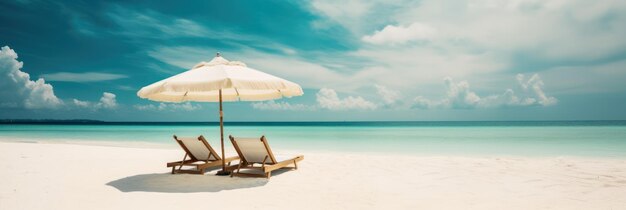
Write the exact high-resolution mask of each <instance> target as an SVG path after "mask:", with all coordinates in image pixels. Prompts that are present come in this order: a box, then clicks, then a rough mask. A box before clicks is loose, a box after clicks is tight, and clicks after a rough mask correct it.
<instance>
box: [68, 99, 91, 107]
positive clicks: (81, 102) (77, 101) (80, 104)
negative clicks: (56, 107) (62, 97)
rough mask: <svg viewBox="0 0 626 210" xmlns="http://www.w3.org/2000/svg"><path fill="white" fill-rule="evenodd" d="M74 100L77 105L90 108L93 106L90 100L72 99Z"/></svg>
mask: <svg viewBox="0 0 626 210" xmlns="http://www.w3.org/2000/svg"><path fill="white" fill-rule="evenodd" d="M72 102H74V105H75V106H77V107H81V108H89V107H90V106H91V102H89V101H81V100H78V99H72Z"/></svg>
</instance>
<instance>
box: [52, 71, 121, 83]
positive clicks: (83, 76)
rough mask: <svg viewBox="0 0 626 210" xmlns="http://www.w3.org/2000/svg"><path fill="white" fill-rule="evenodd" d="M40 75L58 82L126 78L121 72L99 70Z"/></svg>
mask: <svg viewBox="0 0 626 210" xmlns="http://www.w3.org/2000/svg"><path fill="white" fill-rule="evenodd" d="M40 77H43V78H45V79H46V80H48V81H59V82H97V81H107V80H116V79H122V78H126V77H128V76H126V75H123V74H110V73H100V72H83V73H73V72H57V73H52V74H42V75H41V76H40Z"/></svg>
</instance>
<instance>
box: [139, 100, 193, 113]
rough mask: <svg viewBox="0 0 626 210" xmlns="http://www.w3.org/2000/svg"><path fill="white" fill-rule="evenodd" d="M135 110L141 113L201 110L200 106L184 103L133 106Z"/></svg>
mask: <svg viewBox="0 0 626 210" xmlns="http://www.w3.org/2000/svg"><path fill="white" fill-rule="evenodd" d="M133 107H134V108H135V109H137V110H141V111H194V110H198V109H201V108H202V106H200V104H192V103H190V102H186V103H159V105H154V104H146V105H139V104H136V105H134V106H133Z"/></svg>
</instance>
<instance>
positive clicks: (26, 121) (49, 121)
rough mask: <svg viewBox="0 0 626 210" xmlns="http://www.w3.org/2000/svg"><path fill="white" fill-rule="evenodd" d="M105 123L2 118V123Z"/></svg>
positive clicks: (96, 121)
mask: <svg viewBox="0 0 626 210" xmlns="http://www.w3.org/2000/svg"><path fill="white" fill-rule="evenodd" d="M97 123H104V121H101V120H87V119H69V120H58V119H0V124H97Z"/></svg>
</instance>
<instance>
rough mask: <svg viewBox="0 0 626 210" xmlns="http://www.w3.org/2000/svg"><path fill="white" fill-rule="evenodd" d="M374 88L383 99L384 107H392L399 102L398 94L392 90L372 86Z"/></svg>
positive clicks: (380, 86)
mask: <svg viewBox="0 0 626 210" xmlns="http://www.w3.org/2000/svg"><path fill="white" fill-rule="evenodd" d="M374 87H375V88H376V92H377V93H378V95H379V96H380V98H382V99H383V103H384V104H385V105H386V106H390V105H394V104H397V103H399V101H400V97H401V96H400V93H399V92H397V91H394V90H391V89H389V88H387V87H385V86H382V85H374Z"/></svg>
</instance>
